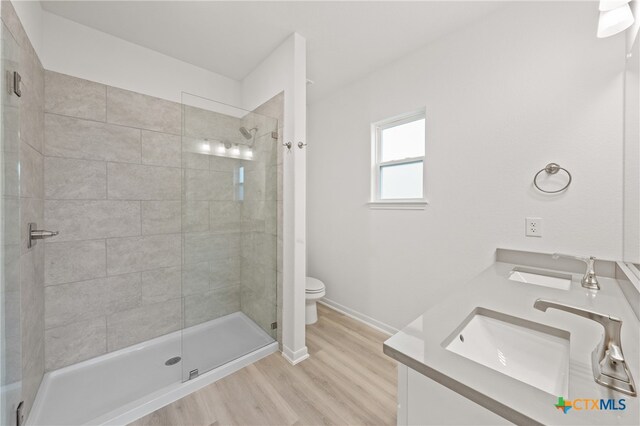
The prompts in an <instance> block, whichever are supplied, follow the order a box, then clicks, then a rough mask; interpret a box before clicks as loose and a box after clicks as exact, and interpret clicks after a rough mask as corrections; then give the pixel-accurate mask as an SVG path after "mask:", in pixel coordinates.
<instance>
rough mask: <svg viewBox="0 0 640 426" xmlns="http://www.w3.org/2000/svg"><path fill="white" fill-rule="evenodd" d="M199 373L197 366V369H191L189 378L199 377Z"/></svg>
mask: <svg viewBox="0 0 640 426" xmlns="http://www.w3.org/2000/svg"><path fill="white" fill-rule="evenodd" d="M198 374H199V373H198V369H197V368H196V369H195V370H191V371H189V380H191V379H195V378H196V377H198Z"/></svg>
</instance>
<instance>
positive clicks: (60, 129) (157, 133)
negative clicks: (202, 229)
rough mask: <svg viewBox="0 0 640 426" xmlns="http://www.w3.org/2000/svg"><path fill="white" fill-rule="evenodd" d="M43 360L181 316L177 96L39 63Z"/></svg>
mask: <svg viewBox="0 0 640 426" xmlns="http://www.w3.org/2000/svg"><path fill="white" fill-rule="evenodd" d="M44 107H45V114H44V126H45V141H44V155H45V157H44V175H45V185H44V198H45V202H44V217H45V225H46V227H47V229H53V230H58V231H60V235H58V237H56V238H55V239H51V240H48V241H47V242H46V244H45V253H44V265H45V272H44V283H45V287H44V298H45V321H44V322H45V341H46V369H47V370H53V369H56V368H60V367H63V366H66V365H70V364H73V363H76V362H79V361H83V360H85V359H88V358H92V357H95V356H98V355H101V354H104V353H106V352H110V351H114V350H117V349H121V348H123V347H126V346H130V345H132V344H136V343H139V342H141V341H144V340H148V339H151V338H153V337H157V336H160V335H163V334H166V333H170V332H172V331H176V330H179V329H180V328H181V326H182V300H181V294H180V288H181V260H182V244H181V241H182V236H181V226H182V225H181V223H182V218H181V209H180V204H181V179H182V171H181V167H180V166H181V163H180V130H181V106H180V105H179V104H176V103H173V102H168V101H164V100H160V99H156V98H152V97H149V96H144V95H140V94H137V93H133V92H129V91H125V90H121V89H117V88H114V87H107V86H105V85H102V84H98V83H94V82H91V81H86V80H82V79H78V78H75V77H71V76H67V75H63V74H58V73H55V72H49V71H46V72H45V105H44Z"/></svg>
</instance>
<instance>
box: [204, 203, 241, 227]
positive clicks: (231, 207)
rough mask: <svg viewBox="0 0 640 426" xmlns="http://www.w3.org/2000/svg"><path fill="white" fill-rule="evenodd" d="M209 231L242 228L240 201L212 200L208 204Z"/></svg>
mask: <svg viewBox="0 0 640 426" xmlns="http://www.w3.org/2000/svg"><path fill="white" fill-rule="evenodd" d="M209 211H210V217H209V226H210V228H211V231H240V230H241V229H242V203H240V202H239V201H212V202H211V203H210V205H209Z"/></svg>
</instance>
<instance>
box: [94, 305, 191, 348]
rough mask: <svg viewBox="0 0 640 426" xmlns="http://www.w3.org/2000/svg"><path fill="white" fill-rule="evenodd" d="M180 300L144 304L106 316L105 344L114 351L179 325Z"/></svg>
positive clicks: (173, 329)
mask: <svg viewBox="0 0 640 426" xmlns="http://www.w3.org/2000/svg"><path fill="white" fill-rule="evenodd" d="M181 323H182V301H181V299H172V300H168V301H166V302H160V303H154V304H152V305H144V306H141V307H139V308H135V309H131V310H128V311H124V312H119V313H117V314H114V315H110V316H109V317H107V342H108V343H107V347H108V349H109V351H115V350H118V349H121V348H124V347H127V346H131V345H135V344H136V343H140V342H143V341H145V340H149V339H153V338H154V337H158V336H162V335H164V334H167V333H171V332H172V331H176V330H179V329H180V325H181Z"/></svg>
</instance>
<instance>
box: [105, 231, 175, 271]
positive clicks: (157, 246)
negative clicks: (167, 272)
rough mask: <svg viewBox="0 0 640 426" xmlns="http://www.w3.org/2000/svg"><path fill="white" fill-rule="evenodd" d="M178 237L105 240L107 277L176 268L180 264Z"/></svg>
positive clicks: (153, 236) (151, 236)
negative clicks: (170, 267)
mask: <svg viewBox="0 0 640 426" xmlns="http://www.w3.org/2000/svg"><path fill="white" fill-rule="evenodd" d="M181 248H182V247H181V239H180V234H167V235H149V236H144V237H133V238H112V239H109V240H107V271H108V273H109V275H118V274H126V273H129V272H137V271H148V270H151V269H158V268H164V267H169V266H178V265H180V261H181V251H182V250H181Z"/></svg>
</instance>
